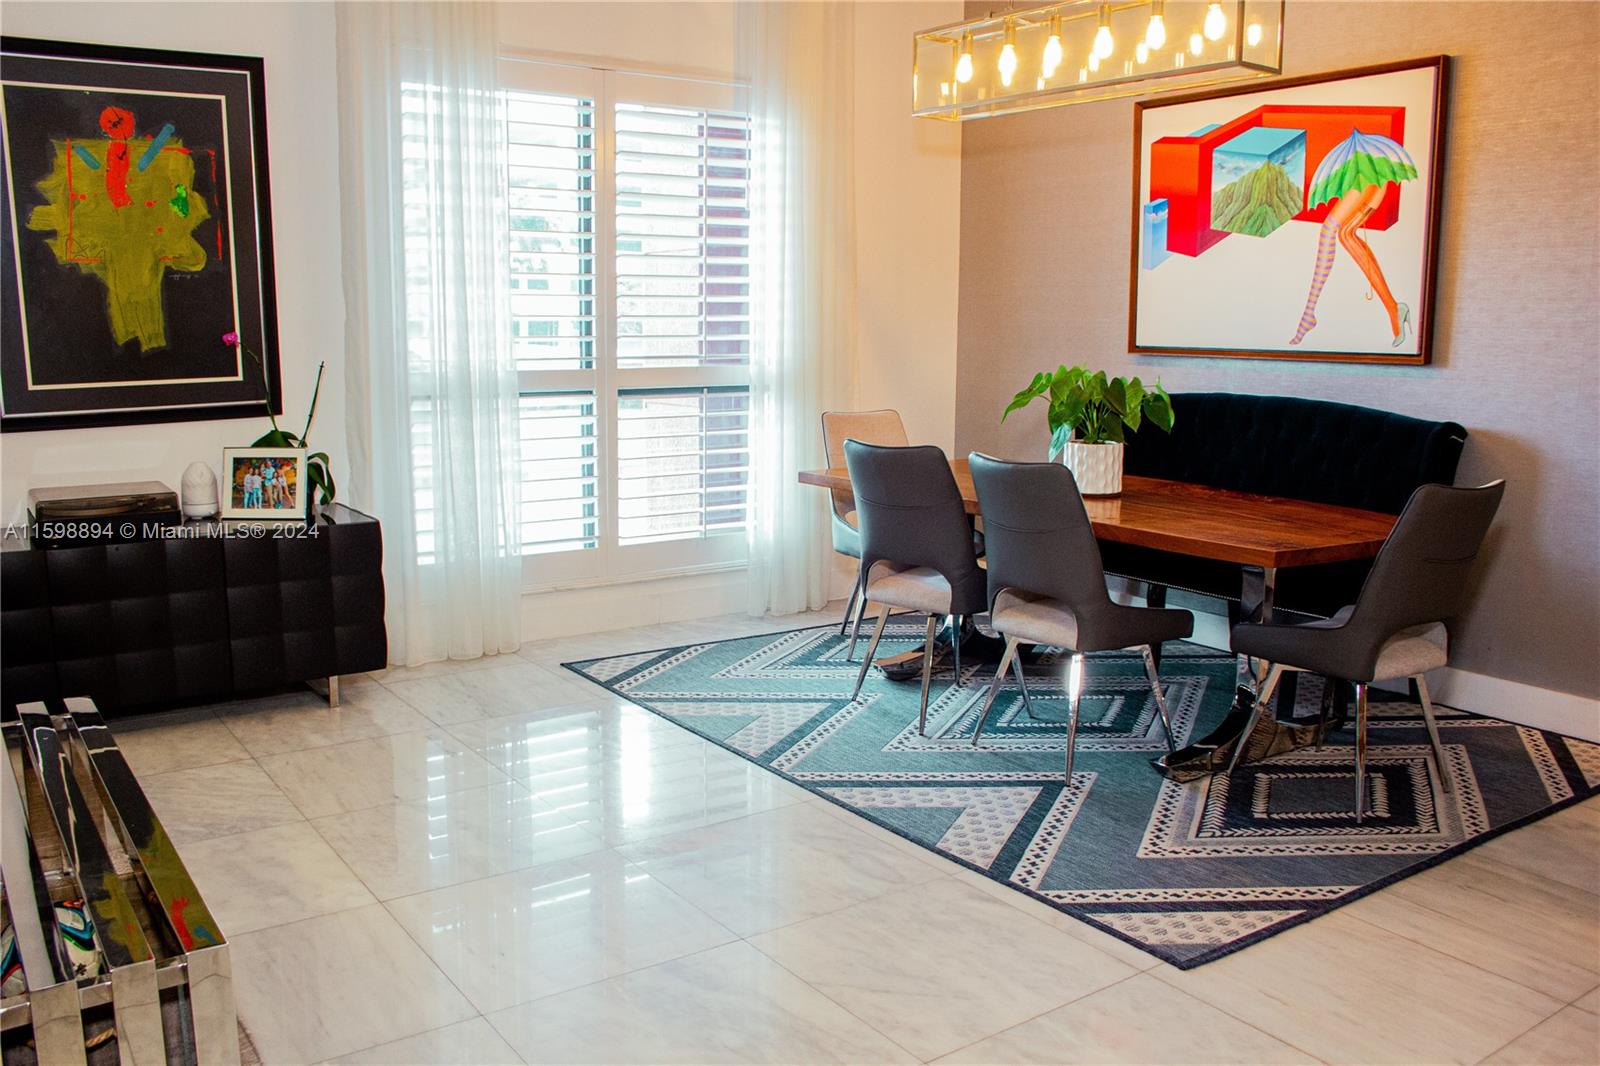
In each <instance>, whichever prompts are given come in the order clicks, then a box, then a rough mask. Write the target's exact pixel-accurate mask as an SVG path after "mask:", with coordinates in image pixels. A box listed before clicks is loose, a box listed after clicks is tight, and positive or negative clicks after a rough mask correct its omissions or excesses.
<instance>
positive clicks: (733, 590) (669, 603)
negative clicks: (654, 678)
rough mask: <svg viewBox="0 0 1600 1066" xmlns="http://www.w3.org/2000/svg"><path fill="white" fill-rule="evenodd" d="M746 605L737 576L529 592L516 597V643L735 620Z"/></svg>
mask: <svg viewBox="0 0 1600 1066" xmlns="http://www.w3.org/2000/svg"><path fill="white" fill-rule="evenodd" d="M748 602H749V601H748V600H747V598H746V595H745V572H744V571H743V570H723V571H718V572H714V573H708V574H688V575H683V576H679V577H664V578H657V579H654V580H650V581H632V582H628V583H627V584H621V585H597V586H593V587H590V588H577V589H556V590H553V591H549V592H530V593H527V594H526V595H524V596H523V597H522V639H523V640H525V641H534V640H546V639H549V638H551V637H569V636H574V635H576V634H580V633H604V632H608V631H610V630H613V629H631V628H633V627H634V626H647V625H655V624H657V623H660V622H687V621H691V620H693V619H696V618H710V617H712V616H715V615H723V614H737V613H738V612H740V611H743V610H745V608H746V606H747V605H748Z"/></svg>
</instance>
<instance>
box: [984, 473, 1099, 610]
mask: <svg viewBox="0 0 1600 1066" xmlns="http://www.w3.org/2000/svg"><path fill="white" fill-rule="evenodd" d="M967 464H968V466H969V468H970V469H971V471H972V484H973V487H974V488H976V489H977V490H978V506H979V509H980V510H981V511H982V512H983V543H984V557H985V559H986V561H987V562H988V564H989V602H990V605H991V606H993V603H994V597H996V596H998V595H999V594H1000V592H1001V590H1002V589H1007V588H1013V589H1018V590H1020V591H1024V592H1031V593H1034V594H1036V595H1040V596H1049V597H1051V598H1053V599H1057V600H1061V601H1062V602H1064V603H1067V604H1069V605H1071V606H1073V607H1078V608H1088V607H1093V606H1097V605H1103V604H1105V603H1108V602H1109V601H1110V598H1111V597H1110V594H1109V593H1108V592H1107V591H1106V572H1105V568H1104V566H1102V565H1101V562H1100V547H1099V545H1098V544H1096V543H1095V539H1094V527H1093V526H1092V525H1090V523H1089V514H1088V512H1087V511H1086V510H1085V509H1084V506H1083V497H1082V496H1081V495H1080V494H1079V492H1078V483H1077V481H1075V480H1074V479H1073V477H1072V471H1070V470H1068V469H1067V468H1066V467H1065V466H1063V465H1062V464H1060V463H1008V462H1005V461H1003V460H1000V459H995V458H992V457H990V456H987V455H983V454H981V453H979V452H973V453H972V454H971V455H970V456H968V457H967Z"/></svg>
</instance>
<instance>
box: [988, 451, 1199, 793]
mask: <svg viewBox="0 0 1600 1066" xmlns="http://www.w3.org/2000/svg"><path fill="white" fill-rule="evenodd" d="M968 465H969V466H970V468H971V470H972V484H973V487H974V488H976V489H977V490H978V506H979V510H981V511H982V512H983V530H984V540H985V547H986V549H987V556H986V557H987V559H988V563H989V602H990V609H989V611H990V613H989V624H990V625H991V626H993V627H994V629H995V630H996V631H998V632H999V633H1000V635H1001V636H1003V637H1005V638H1006V648H1005V652H1004V653H1003V654H1002V655H1001V658H1000V667H999V669H997V670H996V671H995V674H994V680H993V681H992V682H990V684H989V694H988V696H987V698H986V699H985V700H984V703H983V710H982V711H980V712H979V714H978V723H977V726H976V727H975V728H974V729H973V733H972V743H973V744H977V743H978V739H979V738H980V737H981V736H982V735H983V721H984V718H985V717H987V716H988V714H989V709H990V708H991V707H992V706H993V705H994V701H995V696H996V695H998V694H999V691H1000V685H1001V682H1002V681H1003V680H1004V679H1005V675H1006V670H1007V669H1008V668H1009V667H1012V666H1013V664H1016V673H1017V677H1018V680H1019V682H1020V680H1021V677H1022V668H1021V665H1020V664H1017V646H1018V645H1019V644H1021V643H1031V644H1048V645H1050V646H1052V647H1058V648H1063V649H1065V650H1066V651H1069V652H1071V653H1072V664H1071V668H1070V673H1069V675H1068V680H1067V700H1068V703H1067V767H1066V778H1065V780H1066V782H1067V784H1069V785H1070V784H1071V783H1072V758H1073V751H1074V749H1075V748H1076V747H1077V736H1078V703H1079V700H1080V699H1081V697H1082V694H1083V688H1084V677H1083V665H1084V656H1085V655H1086V654H1088V653H1090V652H1097V651H1112V650H1117V649H1122V648H1138V649H1139V650H1140V652H1141V653H1142V654H1143V656H1144V668H1145V674H1146V675H1147V676H1148V677H1149V679H1150V690H1151V693H1152V694H1153V695H1154V697H1155V704H1156V711H1157V712H1158V713H1159V714H1160V716H1161V727H1162V729H1163V730H1164V731H1165V733H1166V740H1167V750H1168V751H1169V752H1170V751H1172V750H1173V748H1174V746H1175V741H1174V739H1173V735H1172V718H1171V716H1170V715H1169V714H1168V713H1167V697H1166V693H1165V692H1163V691H1162V689H1161V675H1160V673H1159V672H1158V670H1157V668H1156V662H1155V656H1154V654H1153V652H1152V648H1153V646H1156V645H1159V644H1160V643H1161V642H1163V641H1167V640H1181V639H1182V638H1184V637H1187V636H1189V635H1190V634H1191V633H1192V632H1193V631H1194V616H1193V615H1191V614H1190V613H1189V612H1188V611H1179V610H1170V609H1168V608H1164V607H1160V608H1155V607H1128V606H1124V605H1122V604H1119V603H1115V602H1114V601H1113V600H1112V599H1111V593H1110V592H1109V591H1108V590H1107V588H1106V572H1105V568H1104V567H1103V566H1102V565H1101V563H1100V548H1099V545H1097V544H1096V543H1095V539H1094V527H1093V526H1091V525H1090V524H1089V515H1088V513H1087V512H1086V511H1085V510H1084V506H1083V497H1082V496H1081V495H1079V493H1078V483H1077V482H1076V481H1075V480H1073V477H1072V471H1070V470H1068V469H1067V468H1066V467H1065V466H1063V465H1061V464H1060V463H1007V462H1003V461H1001V460H999V459H993V458H990V457H989V456H987V455H982V454H980V453H978V452H973V453H972V455H971V456H969V457H968ZM1024 692H1026V689H1024Z"/></svg>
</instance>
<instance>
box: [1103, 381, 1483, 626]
mask: <svg viewBox="0 0 1600 1066" xmlns="http://www.w3.org/2000/svg"><path fill="white" fill-rule="evenodd" d="M1172 410H1173V414H1174V415H1175V416H1176V421H1175V423H1174V425H1173V427H1172V432H1171V433H1162V432H1161V431H1160V430H1157V429H1153V428H1150V427H1146V428H1144V429H1141V430H1140V431H1139V432H1138V433H1135V434H1133V435H1131V436H1130V437H1129V438H1128V444H1127V450H1126V454H1125V457H1124V469H1125V470H1126V472H1127V473H1129V474H1138V475H1143V476H1145V477H1158V478H1167V479H1170V480H1173V481H1188V482H1192V483H1194V484H1199V485H1210V486H1212V487H1214V488H1219V489H1230V490H1233V491H1235V492H1254V493H1260V494H1263V495H1268V496H1286V497H1289V498H1291V499H1297V500H1313V501H1316V502H1318V503H1331V504H1338V505H1340V506H1343V507H1359V508H1362V509H1364V510H1368V511H1382V512H1384V513H1386V514H1399V513H1400V510H1401V509H1402V508H1403V507H1404V506H1405V504H1406V501H1407V500H1408V499H1410V498H1411V493H1412V492H1414V491H1415V490H1416V489H1417V487H1418V486H1419V485H1425V484H1429V483H1431V482H1438V483H1440V484H1445V485H1449V484H1453V483H1454V481H1455V476H1456V464H1457V463H1458V462H1459V461H1460V459H1461V449H1462V447H1463V446H1464V445H1465V444H1466V440H1467V431H1466V430H1465V429H1464V428H1462V427H1461V426H1459V425H1457V424H1456V423H1454V422H1429V421H1425V420H1423V419H1420V418H1411V417H1409V416H1407V415H1397V414H1392V413H1390V412H1388V411H1379V410H1375V409H1373V408H1370V407H1357V406H1354V405H1351V404H1343V403H1330V402H1327V401H1325V400H1304V399H1300V398H1298V397H1294V396H1250V395H1244V394H1241V393H1229V392H1188V393H1174V394H1173V396H1172ZM1100 549H1101V552H1102V553H1103V555H1104V557H1105V564H1106V570H1107V571H1108V572H1110V573H1113V574H1116V575H1118V576H1120V577H1127V578H1132V579H1135V580H1138V581H1143V582H1147V583H1149V584H1151V585H1156V586H1169V587H1172V588H1176V589H1185V590H1188V591H1191V592H1199V593H1202V594H1204V595H1207V596H1217V597H1221V598H1224V599H1227V600H1229V601H1230V602H1231V601H1234V600H1236V599H1237V597H1238V595H1239V587H1240V575H1239V568H1238V567H1237V566H1232V565H1229V564H1226V563H1216V562H1209V561H1207V560H1203V559H1195V558H1191V557H1188V556H1180V555H1172V554H1170V553H1167V552H1160V551H1154V550H1151V549H1148V548H1137V547H1132V546H1129V545H1122V544H1102V545H1101V546H1100ZM1371 568H1372V563H1371V560H1362V561H1360V562H1351V563H1332V564H1327V565H1324V566H1306V567H1295V568H1293V569H1289V570H1285V571H1283V572H1282V573H1281V574H1279V575H1278V586H1277V598H1276V606H1277V607H1278V608H1279V609H1283V610H1289V611H1295V612H1299V613H1301V614H1310V615H1317V616H1321V617H1326V616H1328V615H1331V614H1332V613H1333V612H1334V611H1336V610H1338V609H1339V608H1340V607H1343V606H1345V605H1346V604H1350V603H1354V602H1355V600H1356V594H1357V593H1358V592H1359V591H1360V589H1361V583H1362V581H1363V580H1365V578H1366V575H1367V571H1368V570H1370V569H1371ZM1230 609H1231V608H1230Z"/></svg>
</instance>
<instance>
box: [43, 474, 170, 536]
mask: <svg viewBox="0 0 1600 1066" xmlns="http://www.w3.org/2000/svg"><path fill="white" fill-rule="evenodd" d="M182 521H183V512H182V511H181V510H179V508H178V494H177V493H176V492H173V491H172V490H171V489H170V488H168V487H167V486H166V485H163V484H162V483H161V482H159V481H135V482H130V483H126V484H117V485H67V486H62V487H60V488H51V489H29V490H28V536H29V542H30V544H31V545H32V546H33V547H35V548H66V547H78V546H81V545H85V544H126V543H128V542H129V541H135V540H150V539H151V538H153V537H158V536H161V535H162V531H163V529H165V528H170V527H172V526H176V525H178V524H179V523H180V522H182Z"/></svg>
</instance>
